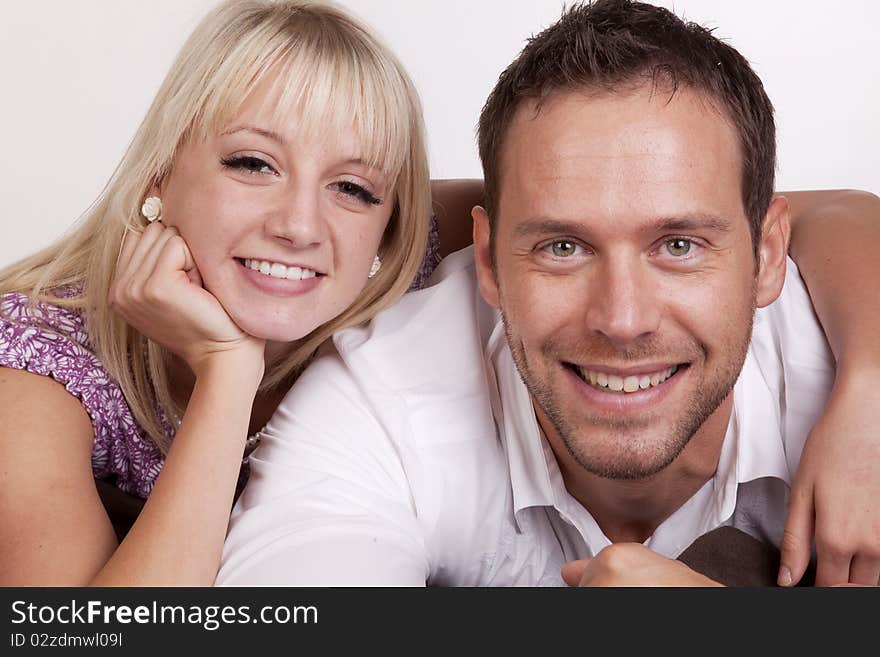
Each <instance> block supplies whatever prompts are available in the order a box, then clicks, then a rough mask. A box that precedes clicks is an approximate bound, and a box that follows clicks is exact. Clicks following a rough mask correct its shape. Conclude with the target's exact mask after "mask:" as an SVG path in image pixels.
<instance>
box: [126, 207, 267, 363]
mask: <svg viewBox="0 0 880 657" xmlns="http://www.w3.org/2000/svg"><path fill="white" fill-rule="evenodd" d="M110 304H111V306H112V307H113V309H114V310H115V311H116V312H118V313H119V314H120V315H121V316H122V317H124V318H125V320H126V321H127V322H128V323H129V324H131V325H132V326H133V327H134V328H136V329H137V330H138V331H140V332H141V333H142V334H144V335H145V336H147V337H148V338H150V339H151V340H153V341H154V342H157V343H159V344H161V345H162V346H163V347H165V348H166V349H168V350H170V351H171V352H173V353H175V354H176V355H178V356H179V357H180V358H182V359H183V360H184V362H186V364H187V365H188V366H189V367H190V369H191V370H192V371H193V373H194V374H195V375H196V377H198V376H199V375H200V374H201V372H203V371H204V370H205V368H207V367H209V366H210V364H211V363H212V362H213V361H215V360H216V359H217V357H223V356H225V355H232V354H240V355H243V356H244V357H245V358H246V359H248V360H249V361H251V360H252V362H254V364H255V366H256V367H257V368H258V373H259V376H260V378H262V374H263V367H264V364H263V353H264V350H265V342H264V341H263V340H259V339H257V338H254V337H253V336H251V335H248V334H247V333H245V332H244V331H242V330H241V329H240V328H238V326H236V325H235V323H234V322H233V321H232V319H231V318H230V317H229V315H228V314H227V313H226V311H225V310H224V309H223V306H221V305H220V302H219V301H217V299H216V297H214V296H213V295H212V294H211V293H210V292H208V291H207V290H205V289H204V288H203V287H202V281H201V277H200V276H199V272H198V269H197V268H196V266H195V262H194V261H193V258H192V254H191V253H190V251H189V247H187V245H186V242H185V241H184V240H183V238H182V237H181V236H180V234H179V233H178V232H177V229H175V228H173V227H168V226H164V225H163V224H162V223H161V222H156V223H153V224H150V225H149V226H147V227H146V229H145V230H144V231H143V232H142V233H137V232H129V233H127V234H126V237H125V240H124V242H123V246H122V250H121V252H120V254H119V259H118V261H117V264H116V274H115V277H114V280H113V285H112V286H111V288H110Z"/></svg>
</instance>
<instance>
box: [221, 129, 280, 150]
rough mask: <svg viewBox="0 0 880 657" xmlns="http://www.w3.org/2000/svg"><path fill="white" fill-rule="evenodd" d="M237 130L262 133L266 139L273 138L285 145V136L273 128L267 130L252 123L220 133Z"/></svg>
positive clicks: (228, 133)
mask: <svg viewBox="0 0 880 657" xmlns="http://www.w3.org/2000/svg"><path fill="white" fill-rule="evenodd" d="M237 132H253V133H255V134H258V135H260V136H261V137H265V138H266V139H271V140H272V141H274V142H277V143H278V144H281V145H282V146H284V144H285V141H284V137H282V136H281V135H279V134H278V133H277V132H273V131H272V130H266V129H265V128H257V127H256V126H252V125H243V126H239V127H236V128H231V129H229V130H224V131H223V132H222V133H220V134H222V135H234V134H235V133H237Z"/></svg>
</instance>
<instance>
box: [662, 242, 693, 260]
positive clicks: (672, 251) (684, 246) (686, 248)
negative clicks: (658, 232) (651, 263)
mask: <svg viewBox="0 0 880 657" xmlns="http://www.w3.org/2000/svg"><path fill="white" fill-rule="evenodd" d="M664 246H665V247H666V252H667V253H668V254H669V255H671V256H675V257H676V258H680V257H682V256H686V255H687V254H688V253H690V251H691V246H693V242H691V240H686V239H684V238H681V237H676V238H675V239H671V240H667V241H666V242H665V243H664Z"/></svg>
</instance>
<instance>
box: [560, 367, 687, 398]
mask: <svg viewBox="0 0 880 657" xmlns="http://www.w3.org/2000/svg"><path fill="white" fill-rule="evenodd" d="M565 365H566V367H568V369H570V370H571V371H572V372H574V373H575V374H576V375H577V376H578V377H579V378H580V379H581V380H582V381H583V382H584V383H588V384H589V385H590V386H592V387H593V388H596V389H598V390H602V391H603V392H616V393H621V394H629V393H634V392H639V391H641V390H647V389H648V388H655V387H657V386H659V385H661V384H662V383H664V382H665V381H666V380H667V379H669V378H670V377H672V376H673V375H675V373H676V372H678V369H679V365H673V366H672V367H667V368H664V369H662V370H658V371H656V372H645V373H643V374H638V375H629V376H621V375H617V374H609V373H607V372H597V371H594V370H590V369H587V368H584V367H580V366H578V365H572V364H571V363H566V364H565Z"/></svg>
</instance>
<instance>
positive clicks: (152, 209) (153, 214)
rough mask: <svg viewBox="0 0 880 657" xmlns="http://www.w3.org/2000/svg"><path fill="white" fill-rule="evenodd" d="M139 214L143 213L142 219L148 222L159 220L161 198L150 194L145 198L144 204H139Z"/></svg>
mask: <svg viewBox="0 0 880 657" xmlns="http://www.w3.org/2000/svg"><path fill="white" fill-rule="evenodd" d="M141 214H142V215H144V219H146V220H147V221H149V222H150V223H153V222H154V221H157V220H160V221H161V216H162V199H160V198H159V197H158V196H150V197H149V198H147V199H145V200H144V204H143V205H142V206H141Z"/></svg>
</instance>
